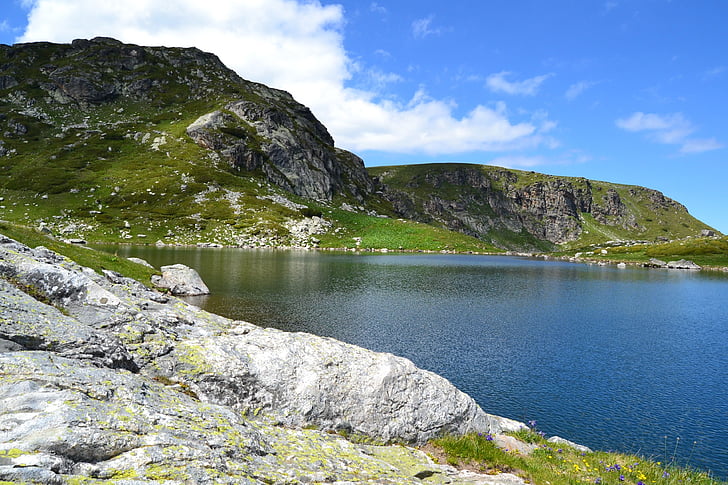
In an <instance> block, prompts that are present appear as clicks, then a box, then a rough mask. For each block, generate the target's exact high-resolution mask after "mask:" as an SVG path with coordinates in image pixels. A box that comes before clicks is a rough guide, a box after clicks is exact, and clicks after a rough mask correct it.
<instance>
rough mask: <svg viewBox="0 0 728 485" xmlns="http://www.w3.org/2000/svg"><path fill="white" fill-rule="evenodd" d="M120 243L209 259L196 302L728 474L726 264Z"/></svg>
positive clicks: (151, 254) (610, 446)
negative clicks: (716, 267)
mask: <svg viewBox="0 0 728 485" xmlns="http://www.w3.org/2000/svg"><path fill="white" fill-rule="evenodd" d="M115 250H117V251H118V253H119V255H123V256H138V257H142V258H145V259H146V260H148V261H149V262H150V263H152V264H154V265H155V266H157V267H159V266H160V265H163V264H171V263H177V262H179V263H184V264H187V265H189V266H192V267H194V268H196V269H197V270H198V271H199V273H200V274H201V275H202V277H203V279H204V280H205V281H206V282H207V284H208V286H209V287H210V289H211V290H212V293H213V294H212V295H210V296H208V297H198V298H194V299H191V301H192V302H193V303H195V304H198V305H200V306H202V307H203V308H205V309H207V310H210V311H213V312H216V313H219V314H222V315H225V316H229V317H232V318H236V319H244V320H248V321H251V322H253V323H256V324H258V325H262V326H271V327H276V328H280V329H283V330H290V331H305V332H311V333H315V334H318V335H325V336H330V337H334V338H337V339H340V340H343V341H346V342H350V343H353V344H357V345H360V346H363V347H366V348H369V349H372V350H377V351H384V352H391V353H394V354H397V355H401V356H404V357H407V358H409V359H411V360H412V361H414V362H415V363H416V364H417V365H418V366H420V367H422V368H425V369H428V370H431V371H434V372H436V373H438V374H440V375H443V376H445V377H446V378H448V379H449V380H450V381H452V382H453V383H454V384H455V385H456V386H457V387H459V388H460V389H462V390H463V391H465V392H467V393H468V394H470V395H471V396H472V397H473V398H474V399H475V400H476V401H477V402H478V403H479V404H480V405H481V407H482V408H483V409H484V410H486V411H487V412H490V413H494V414H499V415H502V416H507V417H510V418H514V419H518V420H521V421H527V420H532V419H533V420H536V421H537V422H538V428H539V429H540V430H542V431H544V432H546V434H547V435H559V436H562V437H565V438H568V439H571V440H572V441H576V442H578V443H581V444H585V445H587V446H590V447H592V448H596V449H603V450H618V451H624V452H636V453H640V454H643V455H647V456H651V457H654V458H655V459H658V460H661V461H670V459H671V458H672V457H673V455H674V456H675V458H676V459H677V461H679V462H681V463H685V462H689V463H690V464H691V465H694V466H697V467H699V468H705V469H710V470H712V471H713V473H714V474H715V475H716V476H717V477H718V478H721V479H726V478H727V477H728V334H727V331H728V303H727V301H726V298H727V297H728V277H726V276H724V275H722V274H715V273H706V272H688V271H668V270H655V269H652V270H648V269H642V268H627V269H618V268H616V267H614V266H610V267H599V266H590V265H583V264H572V263H565V262H545V261H540V260H532V259H523V258H514V257H502V256H476V255H432V254H387V255H382V254H370V253H365V254H352V253H328V252H308V251H273V250H236V249H192V248H161V249H160V248H152V247H120V248H116V249H115ZM678 438H679V440H678ZM676 447H677V450H676Z"/></svg>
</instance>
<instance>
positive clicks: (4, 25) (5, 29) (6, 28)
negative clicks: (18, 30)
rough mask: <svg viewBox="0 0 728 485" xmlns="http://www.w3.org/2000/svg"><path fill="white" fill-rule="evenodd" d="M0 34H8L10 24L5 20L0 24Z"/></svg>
mask: <svg viewBox="0 0 728 485" xmlns="http://www.w3.org/2000/svg"><path fill="white" fill-rule="evenodd" d="M0 32H10V24H9V23H8V21H7V20H3V21H2V22H0Z"/></svg>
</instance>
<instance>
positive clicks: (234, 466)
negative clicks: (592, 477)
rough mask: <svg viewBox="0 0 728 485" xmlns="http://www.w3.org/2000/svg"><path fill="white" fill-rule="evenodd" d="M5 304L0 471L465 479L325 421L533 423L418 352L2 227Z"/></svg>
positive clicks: (404, 435)
mask: <svg viewBox="0 0 728 485" xmlns="http://www.w3.org/2000/svg"><path fill="white" fill-rule="evenodd" d="M16 285H17V286H16ZM26 291H30V292H31V293H32V294H33V296H31V295H30V294H28V293H26ZM103 298H107V301H105V302H104V301H103ZM109 298H113V301H111V300H109ZM109 303H112V304H109ZM0 315H2V319H3V320H2V323H3V324H2V326H0V429H3V430H4V431H3V433H0V450H11V451H12V453H10V452H8V453H5V454H3V453H0V480H7V481H17V482H29V483H68V482H71V483H74V482H77V481H83V480H84V479H85V478H94V479H98V480H108V481H121V480H124V479H127V480H128V483H132V480H138V481H139V482H145V481H153V480H158V481H162V480H176V481H177V482H180V483H182V482H190V483H248V482H249V483H260V482H267V483H274V482H280V483H283V482H295V483H298V482H309V481H312V480H314V479H315V480H318V481H326V482H336V481H340V482H347V481H348V482H351V481H364V482H370V483H413V481H414V480H416V479H415V478H413V477H414V475H416V474H418V473H425V474H428V473H429V471H434V472H435V473H436V474H442V476H443V478H445V477H446V478H447V479H448V480H452V483H464V482H468V481H472V480H470V479H467V480H466V479H464V478H462V477H459V472H450V471H446V470H445V469H444V468H442V469H441V467H440V466H439V465H434V464H433V463H432V462H431V461H430V460H429V459H427V457H426V456H425V455H424V454H423V453H422V452H419V451H417V450H412V449H411V448H407V447H402V446H393V447H381V446H377V447H372V446H367V445H358V444H355V443H351V442H349V441H346V440H344V439H342V438H340V437H338V436H337V435H336V434H334V435H332V434H329V433H327V430H338V431H341V432H345V433H352V434H354V435H357V434H360V435H364V436H368V437H369V438H370V439H371V438H375V439H377V440H381V441H396V442H410V443H421V442H423V441H425V440H427V439H429V438H430V437H433V436H437V435H439V434H443V433H462V432H466V431H470V430H472V431H480V432H490V433H499V432H503V431H507V430H516V429H521V428H523V427H525V426H524V425H523V424H521V423H518V422H516V421H512V420H509V419H506V418H501V417H497V416H492V415H489V414H486V413H485V412H483V410H482V409H480V407H478V406H477V404H476V403H475V402H474V401H473V400H472V399H471V398H470V397H468V396H467V395H465V394H463V393H462V392H460V391H458V390H457V389H456V388H455V387H453V386H452V384H450V383H449V382H447V381H446V380H445V379H443V378H442V377H439V376H437V375H435V374H433V373H430V372H427V371H423V370H421V369H417V368H416V367H415V366H414V365H413V364H412V362H410V361H408V360H406V359H402V358H398V357H395V356H393V355H390V354H379V353H374V352H371V351H367V350H364V349H361V348H358V347H355V346H352V345H348V344H344V343H342V342H338V341H335V340H332V339H328V338H322V337H316V336H313V335H308V334H297V333H286V332H281V331H278V330H270V329H262V328H259V327H256V326H255V325H252V324H249V323H246V322H233V321H230V320H228V319H225V318H223V317H219V316H217V315H212V314H209V313H206V312H204V311H202V310H200V309H199V308H196V307H194V306H192V305H188V304H186V303H184V302H183V301H181V300H179V299H177V298H174V297H170V296H165V295H161V294H160V293H158V292H155V291H152V290H150V289H148V288H146V287H145V286H144V285H142V284H140V283H138V282H136V281H134V280H131V279H129V278H126V277H124V276H122V275H120V274H118V273H114V272H113V271H108V270H105V271H104V272H103V274H102V275H100V274H97V273H95V272H93V271H91V270H89V269H88V268H83V267H81V266H79V265H77V264H75V263H72V262H69V261H68V260H67V259H65V258H63V257H62V256H60V255H57V254H56V253H53V252H52V251H49V250H48V249H46V248H42V247H39V248H36V249H30V248H28V247H26V246H24V245H22V244H19V243H17V242H15V241H13V240H11V239H9V238H6V237H4V236H0ZM20 411H22V412H20ZM312 427H315V428H317V429H310V428H312ZM303 428H306V429H303ZM404 455H407V456H409V457H410V458H408V459H407V460H406V463H405V462H404V461H403V460H404V458H403V456H404ZM440 469H441V471H440ZM428 470H429V471H428ZM432 478H434V477H432Z"/></svg>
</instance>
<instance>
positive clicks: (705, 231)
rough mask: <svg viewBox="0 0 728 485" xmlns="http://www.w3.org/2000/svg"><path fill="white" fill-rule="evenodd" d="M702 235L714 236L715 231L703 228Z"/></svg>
mask: <svg viewBox="0 0 728 485" xmlns="http://www.w3.org/2000/svg"><path fill="white" fill-rule="evenodd" d="M700 235H701V236H703V237H714V236H715V231H711V230H710V229H703V230H702V231H700Z"/></svg>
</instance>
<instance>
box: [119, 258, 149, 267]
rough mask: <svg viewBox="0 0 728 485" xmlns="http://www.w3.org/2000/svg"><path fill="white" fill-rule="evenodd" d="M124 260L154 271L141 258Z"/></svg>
mask: <svg viewBox="0 0 728 485" xmlns="http://www.w3.org/2000/svg"><path fill="white" fill-rule="evenodd" d="M126 259H128V260H129V261H131V262H132V263H137V264H141V265H142V266H146V267H147V268H152V269H156V268H155V267H154V266H152V265H151V264H149V262H148V261H147V260H145V259H142V258H126Z"/></svg>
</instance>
